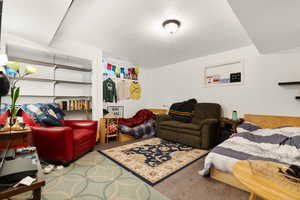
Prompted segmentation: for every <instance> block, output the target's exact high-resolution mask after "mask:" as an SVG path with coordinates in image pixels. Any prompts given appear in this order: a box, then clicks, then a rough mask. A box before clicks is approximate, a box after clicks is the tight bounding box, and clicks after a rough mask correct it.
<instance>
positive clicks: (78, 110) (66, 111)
mask: <svg viewBox="0 0 300 200" xmlns="http://www.w3.org/2000/svg"><path fill="white" fill-rule="evenodd" d="M63 111H64V112H92V110H63Z"/></svg>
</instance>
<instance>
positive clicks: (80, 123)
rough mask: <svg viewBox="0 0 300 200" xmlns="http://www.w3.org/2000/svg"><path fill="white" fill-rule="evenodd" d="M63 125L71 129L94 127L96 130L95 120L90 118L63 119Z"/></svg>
mask: <svg viewBox="0 0 300 200" xmlns="http://www.w3.org/2000/svg"><path fill="white" fill-rule="evenodd" d="M64 124H65V126H68V127H71V128H72V129H94V130H97V124H98V122H97V121H92V120H65V121H64Z"/></svg>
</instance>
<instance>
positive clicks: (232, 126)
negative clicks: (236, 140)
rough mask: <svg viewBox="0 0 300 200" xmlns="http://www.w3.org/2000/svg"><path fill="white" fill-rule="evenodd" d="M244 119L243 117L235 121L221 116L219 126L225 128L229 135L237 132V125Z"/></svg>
mask: <svg viewBox="0 0 300 200" xmlns="http://www.w3.org/2000/svg"><path fill="white" fill-rule="evenodd" d="M243 121H244V120H243V119H239V120H237V121H235V120H232V119H229V118H222V119H221V124H220V126H221V128H222V129H225V130H227V131H228V132H229V133H230V135H232V134H234V133H237V130H236V128H237V126H238V125H239V124H241V123H242V122H243Z"/></svg>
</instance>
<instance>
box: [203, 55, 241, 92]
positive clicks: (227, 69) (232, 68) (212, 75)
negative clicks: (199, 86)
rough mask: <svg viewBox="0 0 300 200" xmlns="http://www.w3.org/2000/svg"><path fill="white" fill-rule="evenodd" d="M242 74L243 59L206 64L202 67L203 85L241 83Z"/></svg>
mask: <svg viewBox="0 0 300 200" xmlns="http://www.w3.org/2000/svg"><path fill="white" fill-rule="evenodd" d="M244 76H245V70H244V61H243V60H237V61H233V62H227V63H223V64H218V65H212V66H207V67H205V69H204V85H205V86H206V87H214V86H230V85H242V84H244Z"/></svg>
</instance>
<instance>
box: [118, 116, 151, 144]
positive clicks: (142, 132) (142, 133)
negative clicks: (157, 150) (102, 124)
mask: <svg viewBox="0 0 300 200" xmlns="http://www.w3.org/2000/svg"><path fill="white" fill-rule="evenodd" d="M119 131H120V132H121V133H123V134H127V135H130V136H133V137H134V138H136V139H139V138H149V137H152V136H154V135H155V121H154V120H152V119H151V120H149V121H147V122H145V123H143V124H141V125H138V126H136V127H134V128H130V127H128V126H125V125H119Z"/></svg>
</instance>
